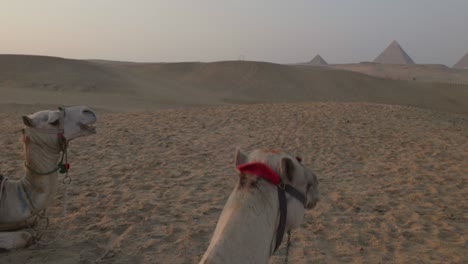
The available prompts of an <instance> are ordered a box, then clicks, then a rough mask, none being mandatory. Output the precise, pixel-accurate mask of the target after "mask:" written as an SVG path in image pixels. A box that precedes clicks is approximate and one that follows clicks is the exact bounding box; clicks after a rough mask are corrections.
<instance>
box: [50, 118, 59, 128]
mask: <svg viewBox="0 0 468 264" xmlns="http://www.w3.org/2000/svg"><path fill="white" fill-rule="evenodd" d="M59 122H60V121H59V120H58V119H57V120H55V121H54V122H51V123H49V124H51V125H53V126H58V124H59Z"/></svg>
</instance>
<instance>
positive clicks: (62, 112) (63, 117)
mask: <svg viewBox="0 0 468 264" xmlns="http://www.w3.org/2000/svg"><path fill="white" fill-rule="evenodd" d="M96 120H97V118H96V114H95V113H94V112H93V110H91V109H90V108H88V107H87V106H73V107H66V108H60V109H59V110H45V111H39V112H36V113H33V114H30V115H28V116H23V123H24V125H25V126H26V127H27V128H37V129H40V130H43V131H60V130H62V129H63V136H64V137H65V138H66V139H67V141H70V140H72V139H75V138H78V137H83V136H89V135H92V134H95V133H96V129H95V128H94V127H93V126H92V125H93V124H94V123H95V122H96Z"/></svg>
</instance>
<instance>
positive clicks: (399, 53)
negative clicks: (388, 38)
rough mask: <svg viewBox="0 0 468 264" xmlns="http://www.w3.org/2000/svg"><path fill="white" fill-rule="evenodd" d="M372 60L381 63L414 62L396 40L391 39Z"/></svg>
mask: <svg viewBox="0 0 468 264" xmlns="http://www.w3.org/2000/svg"><path fill="white" fill-rule="evenodd" d="M374 62H376V63H382V64H414V61H413V59H411V58H410V56H408V54H406V52H405V51H404V50H403V48H402V47H401V46H400V44H398V42H396V41H393V42H392V43H391V44H390V46H388V47H387V48H386V49H385V50H384V51H383V52H382V53H380V55H379V56H377V58H375V60H374Z"/></svg>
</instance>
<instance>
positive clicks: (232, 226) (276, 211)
mask: <svg viewBox="0 0 468 264" xmlns="http://www.w3.org/2000/svg"><path fill="white" fill-rule="evenodd" d="M235 160H236V162H235V164H236V166H237V170H238V172H239V182H238V183H237V185H236V186H235V187H234V190H233V191H232V193H231V195H230V196H229V199H228V201H227V202H226V205H225V206H224V209H223V212H222V213H221V216H220V217H219V220H218V224H217V226H216V229H215V231H214V234H213V237H212V239H211V242H210V245H209V246H208V249H207V251H206V252H205V254H204V256H203V258H202V260H201V262H200V263H201V264H204V263H227V264H229V263H239V264H240V263H242V264H248V263H255V264H261V263H268V261H269V259H270V256H271V255H272V254H273V253H274V252H275V251H276V250H277V249H278V247H279V245H280V244H281V241H282V238H283V235H284V233H285V232H286V231H289V230H291V229H295V228H298V227H299V226H300V224H301V223H302V220H303V218H304V214H305V209H306V208H308V209H310V208H313V207H314V206H315V205H316V204H317V202H318V200H319V192H318V181H317V177H316V176H315V175H314V174H313V173H312V171H311V170H310V169H309V168H307V167H305V166H304V165H302V164H301V162H300V159H298V158H295V157H293V156H291V155H288V154H286V153H283V152H279V151H265V150H255V151H253V152H252V153H250V154H249V155H247V154H244V153H243V152H241V151H240V150H238V151H237V152H236V155H235Z"/></svg>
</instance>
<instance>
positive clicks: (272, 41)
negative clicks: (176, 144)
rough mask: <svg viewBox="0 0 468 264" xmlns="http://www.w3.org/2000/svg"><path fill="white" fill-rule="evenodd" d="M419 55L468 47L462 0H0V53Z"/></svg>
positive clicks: (210, 57)
mask: <svg viewBox="0 0 468 264" xmlns="http://www.w3.org/2000/svg"><path fill="white" fill-rule="evenodd" d="M393 40H397V41H398V42H399V43H400V45H401V46H402V47H403V49H405V50H406V52H407V53H408V54H409V55H410V56H411V57H412V58H413V59H414V60H415V61H416V63H443V64H447V65H449V66H452V65H453V64H454V63H456V62H457V61H458V60H459V59H460V58H461V57H462V56H463V55H464V54H465V53H467V52H468V0H308V1H307V0H302V1H300V0H290V1H286V0H231V1H223V0H191V1H189V0H186V1H182V0H166V1H158V0H127V1H123V0H122V1H118V0H0V54H1V53H3V54H40V55H51V56H60V57H67V58H78V59H109V60H127V61H217V60H237V59H238V58H239V57H240V56H243V57H244V58H245V59H246V60H261V61H270V62H277V63H293V62H304V61H308V60H310V59H311V58H312V57H314V56H315V55H316V54H317V53H319V54H320V55H322V57H323V58H324V59H325V60H327V61H328V62H329V63H346V62H360V61H372V60H373V59H374V58H375V57H376V56H377V55H378V54H379V53H380V52H381V51H382V50H383V49H384V48H386V47H387V46H388V45H389V44H390V42H391V41H393Z"/></svg>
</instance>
